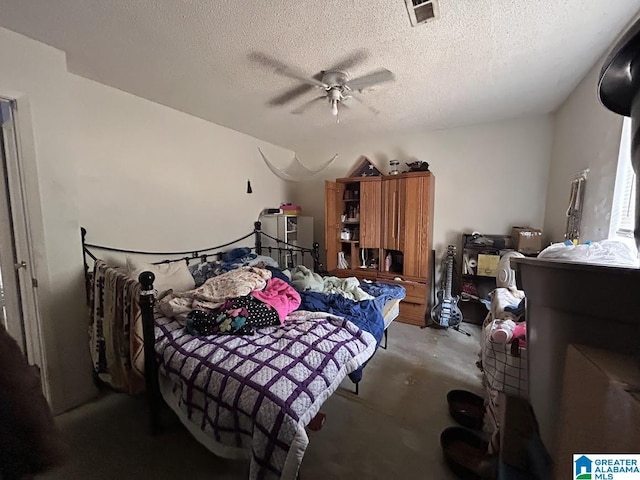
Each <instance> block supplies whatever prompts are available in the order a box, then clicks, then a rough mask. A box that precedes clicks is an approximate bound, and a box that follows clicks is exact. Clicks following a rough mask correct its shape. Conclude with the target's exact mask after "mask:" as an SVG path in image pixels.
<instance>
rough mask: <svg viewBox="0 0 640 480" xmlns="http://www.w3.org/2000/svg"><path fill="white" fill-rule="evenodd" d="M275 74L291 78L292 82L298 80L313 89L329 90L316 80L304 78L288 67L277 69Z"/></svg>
mask: <svg viewBox="0 0 640 480" xmlns="http://www.w3.org/2000/svg"><path fill="white" fill-rule="evenodd" d="M276 73H277V74H278V75H282V76H283V77H289V78H293V79H294V80H298V81H300V82H303V83H306V84H307V85H312V86H314V87H320V88H329V86H328V85H326V84H324V83H322V82H321V81H319V80H316V79H315V78H311V77H305V76H304V74H302V73H299V72H297V71H295V70H293V69H291V68H289V67H282V68H277V69H276Z"/></svg>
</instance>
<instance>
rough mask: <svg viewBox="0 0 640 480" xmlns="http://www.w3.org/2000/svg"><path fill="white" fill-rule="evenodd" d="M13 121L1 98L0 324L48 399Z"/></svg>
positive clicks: (11, 108) (13, 109)
mask: <svg viewBox="0 0 640 480" xmlns="http://www.w3.org/2000/svg"><path fill="white" fill-rule="evenodd" d="M17 116H18V108H17V103H16V102H15V101H14V100H10V99H5V98H2V97H0V170H1V171H2V181H1V182H0V321H1V322H2V324H3V326H4V327H5V328H6V330H7V331H8V332H9V335H11V336H12V337H13V338H14V339H15V340H16V341H17V342H18V345H19V346H20V348H21V349H22V352H23V353H24V354H25V356H26V357H27V360H28V361H29V363H31V364H34V365H37V366H38V367H39V369H40V375H41V380H42V386H43V392H44V394H45V397H46V398H47V399H49V388H48V378H47V369H46V365H45V358H44V348H43V343H42V335H41V331H40V317H39V311H38V305H37V296H36V289H37V287H38V283H37V280H36V275H35V264H34V254H33V250H32V241H31V235H30V230H29V221H28V219H29V210H28V204H27V201H26V195H25V191H26V190H25V176H24V169H23V165H22V159H21V155H20V142H19V132H18V129H17V125H18V122H17Z"/></svg>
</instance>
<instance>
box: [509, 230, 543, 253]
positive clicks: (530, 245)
mask: <svg viewBox="0 0 640 480" xmlns="http://www.w3.org/2000/svg"><path fill="white" fill-rule="evenodd" d="M511 242H512V244H513V245H512V246H513V248H514V249H515V250H517V251H518V252H520V253H524V254H528V255H531V254H537V253H540V250H542V231H541V230H539V229H537V228H530V227H513V228H512V229H511Z"/></svg>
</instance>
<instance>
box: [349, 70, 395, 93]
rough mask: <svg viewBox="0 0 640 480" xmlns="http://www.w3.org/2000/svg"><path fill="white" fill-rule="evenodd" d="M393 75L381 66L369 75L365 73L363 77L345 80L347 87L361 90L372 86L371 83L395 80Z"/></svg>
mask: <svg viewBox="0 0 640 480" xmlns="http://www.w3.org/2000/svg"><path fill="white" fill-rule="evenodd" d="M395 78H396V77H395V75H394V74H393V73H391V72H390V71H389V70H387V69H386V68H381V69H380V70H376V71H375V72H373V73H370V74H369V75H365V76H363V77H358V78H354V79H353V80H350V81H348V82H347V87H349V88H350V89H351V90H362V89H364V88H367V87H372V86H373V85H377V84H378V83H383V82H391V81H392V80H395Z"/></svg>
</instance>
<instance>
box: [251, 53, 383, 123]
mask: <svg viewBox="0 0 640 480" xmlns="http://www.w3.org/2000/svg"><path fill="white" fill-rule="evenodd" d="M249 58H250V59H251V60H253V61H256V62H258V63H261V64H262V65H265V66H268V67H271V68H274V69H275V73H276V74H278V75H282V76H284V77H288V78H293V79H295V80H298V81H301V82H302V85H300V86H298V87H296V88H294V89H293V90H290V91H288V92H286V93H284V94H283V95H280V96H278V97H276V98H273V99H272V100H271V101H270V102H269V104H270V105H273V106H280V105H284V104H286V103H289V102H291V101H293V100H295V99H296V98H298V97H299V96H301V95H303V94H305V93H307V92H308V91H310V90H313V89H314V88H317V89H320V90H322V94H321V95H319V96H318V97H315V98H313V99H311V100H309V101H307V102H305V103H303V104H302V105H300V106H299V107H298V108H296V109H294V110H292V112H291V113H294V114H300V113H303V112H304V111H305V110H306V109H307V108H309V107H310V106H311V105H313V104H315V103H316V102H318V101H321V100H325V101H327V103H328V104H329V106H330V108H331V113H332V114H333V115H335V116H336V117H337V116H338V110H339V107H346V108H348V105H347V104H346V103H345V101H348V100H349V99H354V100H356V101H358V102H360V103H362V104H364V102H363V101H362V99H360V98H359V97H358V96H357V93H362V91H363V90H365V89H367V88H370V87H372V86H374V85H377V84H379V83H383V82H390V81H393V80H394V79H395V76H394V75H393V73H391V72H390V71H389V70H387V69H385V68H381V69H378V70H376V71H374V72H372V73H369V74H368V75H364V76H362V77H357V78H353V79H352V78H350V77H349V74H348V73H347V72H346V70H347V69H348V68H353V67H354V66H355V65H357V64H358V63H360V62H361V61H362V60H364V59H365V58H366V55H365V53H364V52H363V51H357V52H356V53H355V54H352V55H351V56H349V57H347V58H346V59H344V60H342V61H341V62H339V63H338V64H337V65H334V66H333V67H332V68H330V69H328V70H323V71H321V72H320V73H318V74H317V75H315V76H313V77H307V76H305V75H304V74H302V73H300V72H299V71H298V70H296V69H295V68H292V67H290V66H288V65H285V64H283V63H282V62H280V61H278V60H275V59H272V58H270V57H268V56H266V55H264V54H262V53H252V54H251V55H249ZM367 108H368V109H369V110H370V111H371V112H373V113H374V114H376V115H377V114H378V113H380V112H379V111H378V110H376V109H375V108H373V107H370V106H367Z"/></svg>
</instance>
